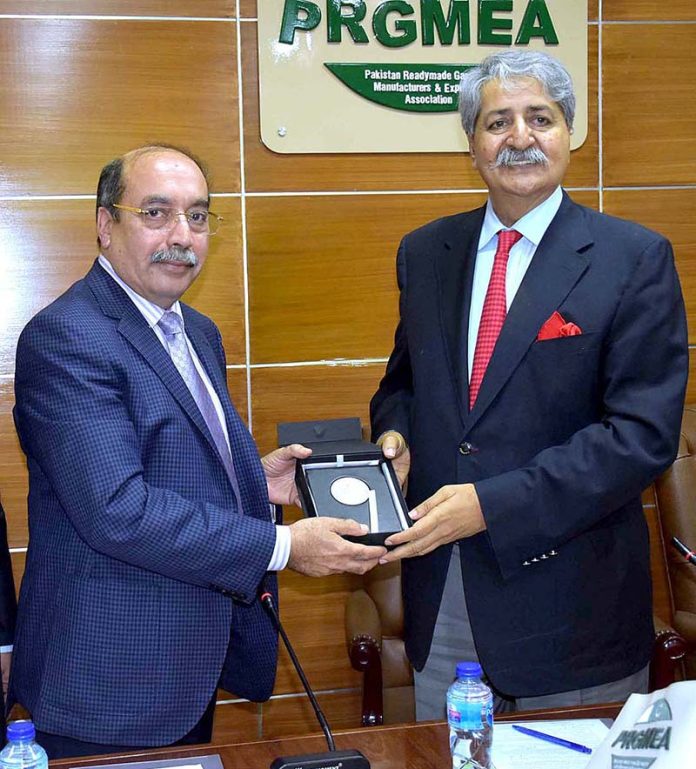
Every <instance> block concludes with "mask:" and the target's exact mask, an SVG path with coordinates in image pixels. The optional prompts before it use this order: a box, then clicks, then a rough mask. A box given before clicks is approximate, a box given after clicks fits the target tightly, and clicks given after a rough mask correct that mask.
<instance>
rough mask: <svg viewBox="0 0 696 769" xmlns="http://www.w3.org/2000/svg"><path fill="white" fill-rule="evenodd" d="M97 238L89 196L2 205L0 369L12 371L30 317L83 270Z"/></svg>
mask: <svg viewBox="0 0 696 769" xmlns="http://www.w3.org/2000/svg"><path fill="white" fill-rule="evenodd" d="M95 185H96V181H95ZM95 237H96V236H95V228H94V202H93V201H89V200H54V201H30V200H21V201H6V202H3V203H2V204H0V272H1V273H2V275H3V278H2V281H1V282H0V318H1V319H2V328H3V333H2V335H1V336H0V373H3V374H12V373H13V372H14V358H15V349H16V346H17V339H18V338H19V334H20V332H21V330H22V329H23V328H24V326H25V325H26V323H27V322H28V321H29V319H30V318H31V317H32V316H33V315H35V314H36V313H37V312H38V311H39V310H40V309H41V308H42V307H45V306H46V305H47V304H48V303H49V302H52V301H53V300H54V299H55V298H56V297H57V296H58V295H59V294H62V293H63V291H65V290H66V289H67V288H68V287H69V286H70V285H71V284H72V283H74V282H75V281H76V280H78V279H79V278H81V277H82V276H83V275H84V274H85V272H87V270H88V269H89V267H90V265H91V263H92V261H93V260H94V258H95V255H96V253H97V246H96V241H95Z"/></svg>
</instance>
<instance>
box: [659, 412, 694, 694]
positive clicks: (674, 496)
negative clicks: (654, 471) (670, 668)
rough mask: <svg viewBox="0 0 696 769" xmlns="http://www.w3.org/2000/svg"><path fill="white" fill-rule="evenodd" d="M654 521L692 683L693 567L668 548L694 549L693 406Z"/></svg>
mask: <svg viewBox="0 0 696 769" xmlns="http://www.w3.org/2000/svg"><path fill="white" fill-rule="evenodd" d="M655 497H656V502H657V513H658V520H659V523H660V530H661V534H662V542H663V547H664V551H665V563H666V565H667V580H668V584H669V593H670V604H671V609H672V617H671V618H667V619H670V622H671V625H672V626H673V627H674V629H675V630H676V631H677V632H678V633H679V634H681V635H682V636H683V637H684V639H685V640H686V642H687V644H688V646H689V651H688V652H687V654H686V657H685V659H684V668H685V674H686V677H687V678H689V679H696V566H695V565H693V564H691V563H689V562H688V561H687V560H686V559H685V558H684V557H683V556H681V555H680V554H679V553H678V552H677V551H676V550H675V549H674V548H673V547H672V544H671V541H672V537H677V538H678V539H680V540H681V541H682V542H683V543H684V544H686V545H687V546H688V547H690V548H696V406H687V407H686V408H685V409H684V417H683V420H682V428H681V436H680V440H679V450H678V453H677V458H676V460H675V461H674V464H673V465H672V466H671V467H670V468H669V469H668V470H666V471H665V472H664V473H663V474H662V475H661V476H660V477H659V478H658V479H657V480H656V481H655Z"/></svg>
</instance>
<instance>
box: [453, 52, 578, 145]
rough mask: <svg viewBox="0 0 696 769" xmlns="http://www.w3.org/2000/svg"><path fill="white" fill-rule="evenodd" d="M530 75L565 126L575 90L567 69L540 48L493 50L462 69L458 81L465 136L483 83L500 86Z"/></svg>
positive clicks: (473, 121)
mask: <svg viewBox="0 0 696 769" xmlns="http://www.w3.org/2000/svg"><path fill="white" fill-rule="evenodd" d="M525 77H530V78H534V80H538V81H539V83H541V86H542V87H543V89H544V91H545V92H546V94H547V96H548V97H549V98H550V99H551V100H552V101H554V102H556V104H558V106H559V107H560V109H561V112H562V113H563V117H564V119H565V122H566V125H567V126H568V129H569V130H572V128H573V120H574V119H575V91H574V89H573V81H572V79H571V77H570V75H569V74H568V70H567V69H566V68H565V67H564V66H563V65H562V64H561V62H560V61H558V59H555V58H554V57H553V56H549V54H547V53H543V52H542V51H521V50H518V49H514V50H510V51H503V52H501V53H494V54H491V55H490V56H487V57H486V58H485V59H484V60H483V61H482V62H481V63H480V64H479V65H478V66H476V67H472V68H471V69H469V70H466V71H465V72H464V73H463V74H462V76H461V79H460V81H459V116H460V118H461V121H462V127H463V128H464V131H465V132H466V134H467V136H472V135H473V133H474V129H475V127H476V121H477V120H478V117H479V113H480V112H481V92H482V90H483V87H484V86H485V85H486V83H489V82H490V81H491V80H498V81H499V82H500V83H502V84H503V86H505V85H507V84H512V83H514V81H517V80H520V79H521V78H525Z"/></svg>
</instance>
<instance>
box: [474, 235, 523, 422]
mask: <svg viewBox="0 0 696 769" xmlns="http://www.w3.org/2000/svg"><path fill="white" fill-rule="evenodd" d="M521 237H522V235H521V233H519V232H517V230H500V231H499V232H498V248H497V250H496V252H495V258H494V260H493V270H492V272H491V279H490V281H489V282H488V289H487V290H486V298H485V300H484V302H483V311H482V312H481V322H480V324H479V330H478V337H477V338H476V350H475V352H474V363H473V365H472V367H471V381H470V383H469V410H471V409H473V407H474V403H476V397H477V396H478V393H479V389H480V388H481V382H482V381H483V375H484V374H485V373H486V368H488V361H490V359H491V355H493V349H494V348H495V343H496V342H497V341H498V337H499V336H500V329H501V328H502V327H503V323H504V322H505V316H506V315H507V302H506V297H505V274H506V272H507V263H508V258H509V257H510V249H511V248H512V247H513V246H514V245H515V243H517V241H518V240H519V239H520V238H521Z"/></svg>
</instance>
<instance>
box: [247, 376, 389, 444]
mask: <svg viewBox="0 0 696 769" xmlns="http://www.w3.org/2000/svg"><path fill="white" fill-rule="evenodd" d="M384 368H385V363H383V362H380V363H371V364H367V365H360V366H351V365H332V366H322V365H315V366H296V367H278V368H257V369H253V370H252V372H251V402H252V411H253V415H254V429H253V432H254V438H255V439H256V442H257V443H258V445H259V448H260V450H261V452H262V453H264V454H265V453H266V452H268V451H271V450H272V449H274V448H275V447H276V446H277V445H278V442H277V437H276V425H277V424H278V422H301V421H304V420H309V419H338V418H341V417H360V419H361V421H362V425H363V432H364V433H367V431H369V413H368V407H369V403H370V398H371V397H372V395H373V394H374V392H375V390H376V389H377V385H378V384H379V380H380V379H381V378H382V376H383V374H384Z"/></svg>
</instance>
